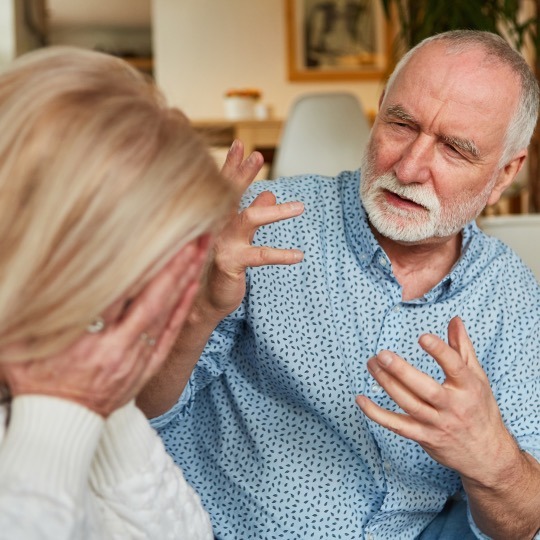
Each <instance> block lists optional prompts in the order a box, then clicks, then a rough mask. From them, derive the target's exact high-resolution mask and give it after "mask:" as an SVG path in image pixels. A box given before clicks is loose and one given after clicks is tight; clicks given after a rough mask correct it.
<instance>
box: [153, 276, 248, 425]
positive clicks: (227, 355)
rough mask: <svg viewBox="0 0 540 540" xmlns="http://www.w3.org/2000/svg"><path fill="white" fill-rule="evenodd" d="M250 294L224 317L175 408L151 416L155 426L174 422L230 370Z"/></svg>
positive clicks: (213, 333)
mask: <svg viewBox="0 0 540 540" xmlns="http://www.w3.org/2000/svg"><path fill="white" fill-rule="evenodd" d="M246 288H247V290H249V273H247V274H246ZM248 296H249V295H246V296H245V297H244V300H243V301H242V304H240V306H239V307H238V308H237V309H236V311H234V312H233V313H232V314H231V315H229V316H228V317H226V318H225V319H223V320H222V321H221V323H220V324H219V325H218V326H217V328H216V329H215V330H214V331H213V332H212V335H211V336H210V339H209V340H208V343H207V344H206V347H205V348H204V351H203V353H202V355H201V357H200V358H199V360H198V362H197V364H196V366H195V368H194V370H193V373H192V374H191V377H190V379H189V381H188V383H187V384H186V387H185V388H184V391H183V392H182V395H181V396H180V398H179V399H178V401H177V402H176V403H175V405H173V407H172V408H171V409H169V410H168V411H167V412H165V413H163V414H162V415H160V416H156V417H155V418H152V419H151V421H150V424H151V425H152V427H154V428H155V429H158V430H159V429H162V428H163V427H165V426H167V425H168V424H169V423H171V422H173V421H174V420H175V419H176V418H177V417H178V415H181V414H183V412H184V411H185V410H186V409H187V408H189V407H190V405H191V403H192V401H193V399H194V397H195V395H196V394H197V392H199V391H200V390H202V389H204V388H205V387H206V386H208V385H209V384H210V383H212V381H214V380H215V379H217V378H218V377H220V376H221V375H222V373H223V372H224V371H225V370H226V369H227V364H228V363H229V362H231V361H232V358H233V356H234V355H233V354H232V351H233V349H234V347H235V344H236V342H237V340H238V337H239V335H240V334H241V332H242V327H243V325H244V321H245V313H246V305H247V298H248Z"/></svg>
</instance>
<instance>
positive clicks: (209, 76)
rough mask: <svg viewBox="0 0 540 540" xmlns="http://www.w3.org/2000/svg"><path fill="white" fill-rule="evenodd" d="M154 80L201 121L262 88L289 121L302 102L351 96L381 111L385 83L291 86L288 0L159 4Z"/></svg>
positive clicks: (162, 0) (167, 0)
mask: <svg viewBox="0 0 540 540" xmlns="http://www.w3.org/2000/svg"><path fill="white" fill-rule="evenodd" d="M152 19H153V49H154V74H155V76H156V79H157V82H158V84H159V85H160V87H161V88H162V89H163V90H164V91H165V94H166V95H167V97H168V99H169V101H170V102H171V103H172V104H174V105H176V106H179V107H180V108H182V109H183V110H184V112H186V114H187V115H188V116H189V117H191V118H193V119H204V118H220V117H222V116H223V104H222V96H223V93H224V92H225V91H226V90H227V89H228V88H235V87H256V88H260V89H261V90H262V91H263V101H264V102H266V103H268V104H270V105H271V106H272V107H273V110H274V113H275V116H276V117H279V118H283V117H285V116H286V114H287V111H288V109H289V107H290V105H291V103H292V101H293V100H294V99H295V97H296V96H298V95H299V94H302V93H305V92H311V91H327V90H331V91H335V90H344V91H350V92H353V93H355V94H356V95H358V97H359V98H360V99H361V101H362V102H363V104H364V107H365V108H366V109H374V110H376V108H377V102H378V98H379V94H380V92H381V90H382V83H381V82H377V81H367V82H362V81H355V82H348V83H304V82H294V83H293V82H289V81H288V80H287V66H286V40H285V7H284V2H283V0H225V1H221V0H153V2H152Z"/></svg>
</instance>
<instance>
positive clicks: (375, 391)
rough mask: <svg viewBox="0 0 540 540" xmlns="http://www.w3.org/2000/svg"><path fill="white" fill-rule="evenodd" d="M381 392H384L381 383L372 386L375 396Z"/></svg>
mask: <svg viewBox="0 0 540 540" xmlns="http://www.w3.org/2000/svg"><path fill="white" fill-rule="evenodd" d="M381 390H382V386H381V385H380V384H379V383H376V382H374V383H373V384H372V385H371V391H372V392H373V393H374V394H378V393H379V392H380V391H381Z"/></svg>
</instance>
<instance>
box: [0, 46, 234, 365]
mask: <svg viewBox="0 0 540 540" xmlns="http://www.w3.org/2000/svg"><path fill="white" fill-rule="evenodd" d="M234 198H235V194H234V193H233V192H232V190H231V188H230V187H229V186H228V185H227V183H226V181H225V180H224V179H222V178H221V176H220V175H219V172H218V171H217V168H216V166H215V164H214V161H213V160H212V158H211V157H210V155H209V154H208V152H207V148H206V146H205V145H204V143H203V142H202V141H201V140H200V139H199V137H198V136H197V135H196V134H195V133H194V131H193V130H192V128H191V127H190V125H189V122H188V120H187V119H186V118H185V116H184V115H183V114H182V113H181V112H180V111H178V110H177V109H174V108H169V107H167V106H166V104H165V101H164V99H163V97H162V95H161V94H160V93H159V91H158V90H157V89H156V88H155V87H154V86H153V85H152V84H150V83H149V82H148V81H147V80H146V79H145V78H144V77H143V76H142V75H140V74H139V73H138V72H136V71H135V70H134V69H132V68H131V67H129V66H128V65H127V64H126V63H124V62H123V61H121V60H119V59H116V58H114V57H111V56H108V55H105V54H102V53H97V52H92V51H86V50H80V49H75V48H66V47H51V48H48V49H42V50H39V51H36V52H32V53H30V54H27V55H25V56H23V57H21V58H20V59H18V60H17V61H15V62H14V63H13V65H12V66H11V67H10V68H9V69H8V70H7V71H5V72H4V73H3V74H2V75H1V76H0V243H1V248H0V280H1V281H0V351H2V350H3V349H5V348H6V347H7V346H9V345H12V344H14V343H22V344H24V347H23V348H22V351H21V352H17V353H16V354H15V355H14V356H13V355H9V356H7V355H2V354H0V357H2V359H3V360H8V361H11V360H25V359H29V358H39V357H43V356H46V355H49V354H51V353H54V352H58V351H60V350H62V349H63V348H65V347H66V346H67V345H68V344H70V343H71V342H73V341H74V340H75V339H76V338H77V337H78V336H80V335H81V334H82V332H84V329H85V328H86V326H87V325H88V324H89V322H90V321H92V320H93V319H94V318H95V317H96V316H97V315H99V314H100V313H101V312H103V311H104V310H105V309H106V308H107V307H108V306H109V305H110V304H111V303H112V302H113V301H114V300H116V299H117V298H119V297H121V295H122V294H123V293H125V292H126V291H127V290H128V289H129V288H130V287H132V286H133V285H134V284H135V283H138V281H140V280H141V277H143V282H144V281H147V280H148V279H149V278H150V276H151V275H153V272H155V271H157V269H158V268H160V267H161V266H162V265H163V264H165V263H166V262H167V260H168V259H170V258H171V257H172V256H173V255H174V253H176V252H177V251H178V249H179V248H180V247H181V246H182V245H184V244H186V243H187V242H189V241H190V240H192V239H194V238H196V237H197V236H199V235H201V234H203V233H204V232H207V231H209V230H210V229H211V228H212V227H213V226H214V225H215V223H216V220H218V219H219V218H222V217H223V216H224V215H225V214H226V213H227V212H228V211H230V209H231V205H232V203H233V200H234ZM8 350H9V349H8Z"/></svg>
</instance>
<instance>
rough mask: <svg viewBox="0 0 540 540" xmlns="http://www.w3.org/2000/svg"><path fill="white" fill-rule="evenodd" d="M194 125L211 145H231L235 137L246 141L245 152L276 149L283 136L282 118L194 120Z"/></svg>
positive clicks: (247, 153)
mask: <svg viewBox="0 0 540 540" xmlns="http://www.w3.org/2000/svg"><path fill="white" fill-rule="evenodd" d="M191 124H192V126H193V127H194V128H195V129H196V131H198V132H199V133H201V134H202V135H203V137H204V138H205V140H206V141H207V143H208V144H209V145H210V146H227V147H228V146H230V145H231V144H232V142H233V141H234V139H240V140H241V141H242V142H243V143H244V150H245V151H244V153H245V155H246V156H247V155H249V154H250V153H251V152H252V151H253V150H255V149H261V148H271V149H275V148H276V147H277V146H278V144H279V139H280V136H281V128H282V126H283V121H282V120H224V119H216V120H192V122H191Z"/></svg>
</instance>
